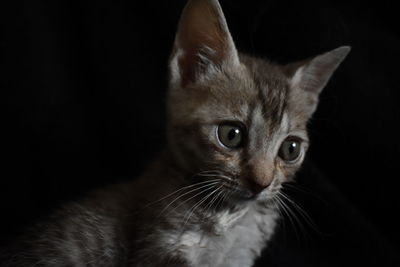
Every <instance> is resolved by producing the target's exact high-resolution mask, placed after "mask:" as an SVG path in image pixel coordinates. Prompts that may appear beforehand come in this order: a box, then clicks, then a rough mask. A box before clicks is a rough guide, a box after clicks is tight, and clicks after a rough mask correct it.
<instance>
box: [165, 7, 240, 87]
mask: <svg viewBox="0 0 400 267" xmlns="http://www.w3.org/2000/svg"><path fill="white" fill-rule="evenodd" d="M235 65H239V57H238V53H237V50H236V48H235V44H234V43H233V40H232V37H231V34H230V33H229V29H228V26H227V24H226V20H225V16H224V14H223V13H222V9H221V6H220V5H219V3H218V1H217V0H190V1H189V2H188V3H187V5H186V7H185V8H184V10H183V13H182V16H181V19H180V22H179V26H178V31H177V33H176V37H175V43H174V49H173V52H172V56H171V62H170V71H171V79H172V82H173V83H179V85H180V86H181V87H185V86H187V85H188V84H190V83H195V82H198V81H199V80H200V79H202V78H203V77H205V76H209V75H212V74H213V72H215V71H221V70H223V69H224V68H227V67H228V68H231V67H233V66H235Z"/></svg>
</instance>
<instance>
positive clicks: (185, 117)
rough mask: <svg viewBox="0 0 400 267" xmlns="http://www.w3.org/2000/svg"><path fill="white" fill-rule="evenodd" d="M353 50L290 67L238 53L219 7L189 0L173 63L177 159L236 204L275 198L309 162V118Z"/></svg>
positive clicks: (172, 133)
mask: <svg viewBox="0 0 400 267" xmlns="http://www.w3.org/2000/svg"><path fill="white" fill-rule="evenodd" d="M348 51H349V48H347V47H342V48H338V49H336V50H333V51H331V52H328V53H325V54H323V55H320V56H317V57H315V58H313V59H311V60H308V61H304V62H303V63H295V64H291V65H287V66H278V65H274V64H270V63H268V62H266V61H263V60H260V59H255V58H251V57H248V56H245V55H239V54H238V52H237V50H236V48H235V45H234V43H233V41H232V37H231V36H230V34H229V30H228V28H227V25H226V22H225V18H224V16H223V14H222V10H221V8H220V6H219V4H218V2H217V1H216V0H192V1H190V2H189V3H188V5H187V6H186V8H185V10H184V13H183V15H182V18H181V22H180V26H179V30H178V33H177V37H176V40H175V47H174V52H173V55H172V58H171V80H170V91H169V99H168V144H169V149H170V150H171V151H172V155H173V157H174V159H175V160H176V162H177V163H178V164H179V166H180V167H181V168H182V169H184V170H186V171H187V173H188V174H193V175H194V176H195V177H196V178H200V179H203V180H213V181H214V180H215V181H216V182H217V183H216V186H217V187H218V188H219V190H225V191H227V192H229V193H230V194H229V195H230V196H231V199H259V200H264V199H267V198H270V197H272V196H273V195H274V194H275V193H276V191H277V190H279V188H280V187H281V184H282V183H283V182H285V181H288V180H290V179H291V178H292V177H293V175H294V174H295V172H296V171H297V169H298V168H299V167H300V165H301V163H302V161H303V160H304V156H305V153H306V151H307V147H308V138H307V132H306V124H307V121H308V119H309V118H310V116H311V115H312V113H313V112H314V110H315V108H316V105H317V102H318V95H319V93H320V91H321V90H322V88H323V87H324V86H325V84H326V82H327V81H328V79H329V77H330V76H331V74H332V73H333V71H334V70H335V69H336V67H337V66H338V65H339V63H340V62H341V61H342V60H343V59H344V57H345V56H346V54H347V53H348Z"/></svg>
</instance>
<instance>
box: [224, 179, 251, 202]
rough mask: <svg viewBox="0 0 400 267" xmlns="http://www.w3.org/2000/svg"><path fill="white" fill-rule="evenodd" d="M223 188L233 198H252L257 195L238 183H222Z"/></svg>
mask: <svg viewBox="0 0 400 267" xmlns="http://www.w3.org/2000/svg"><path fill="white" fill-rule="evenodd" d="M223 188H224V189H225V190H228V192H229V195H230V198H232V199H234V200H252V199H255V198H256V197H257V194H254V193H253V192H252V191H251V190H250V189H247V188H244V187H242V186H240V185H239V184H228V183H224V185H223Z"/></svg>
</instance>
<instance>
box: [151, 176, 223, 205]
mask: <svg viewBox="0 0 400 267" xmlns="http://www.w3.org/2000/svg"><path fill="white" fill-rule="evenodd" d="M218 180H219V179H213V180H208V181H202V182H199V183H195V184H191V185H188V186H184V187H181V188H179V189H178V190H175V191H174V192H172V193H169V194H168V195H166V196H164V197H162V198H160V199H158V200H156V201H153V202H150V203H148V204H147V205H145V206H144V208H147V207H149V206H151V205H154V204H156V203H158V202H160V201H162V200H164V199H166V198H168V197H170V196H172V195H174V194H177V193H179V192H181V191H182V190H185V189H189V188H192V187H194V186H198V185H201V184H206V183H210V182H215V181H218Z"/></svg>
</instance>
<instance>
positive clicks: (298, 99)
mask: <svg viewBox="0 0 400 267" xmlns="http://www.w3.org/2000/svg"><path fill="white" fill-rule="evenodd" d="M350 49H351V48H350V47H349V46H341V47H339V48H336V49H334V50H332V51H329V52H327V53H324V54H321V55H318V56H316V57H314V58H311V59H308V60H304V61H301V62H296V63H293V64H289V65H287V66H286V67H285V68H286V72H287V74H288V75H289V77H290V87H291V91H292V93H291V95H292V98H293V99H292V103H294V104H293V105H296V106H297V107H298V108H299V109H301V110H298V111H303V113H305V114H306V115H307V117H308V118H309V117H310V116H311V115H312V113H313V112H314V111H315V109H316V107H317V103H318V96H319V94H320V93H321V91H322V89H323V88H324V87H325V86H326V84H327V83H328V81H329V79H330V78H331V76H332V74H333V73H334V71H335V70H336V69H337V67H338V66H339V65H340V63H341V62H342V61H343V60H344V59H345V58H346V56H347V54H348V53H349V52H350Z"/></svg>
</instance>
